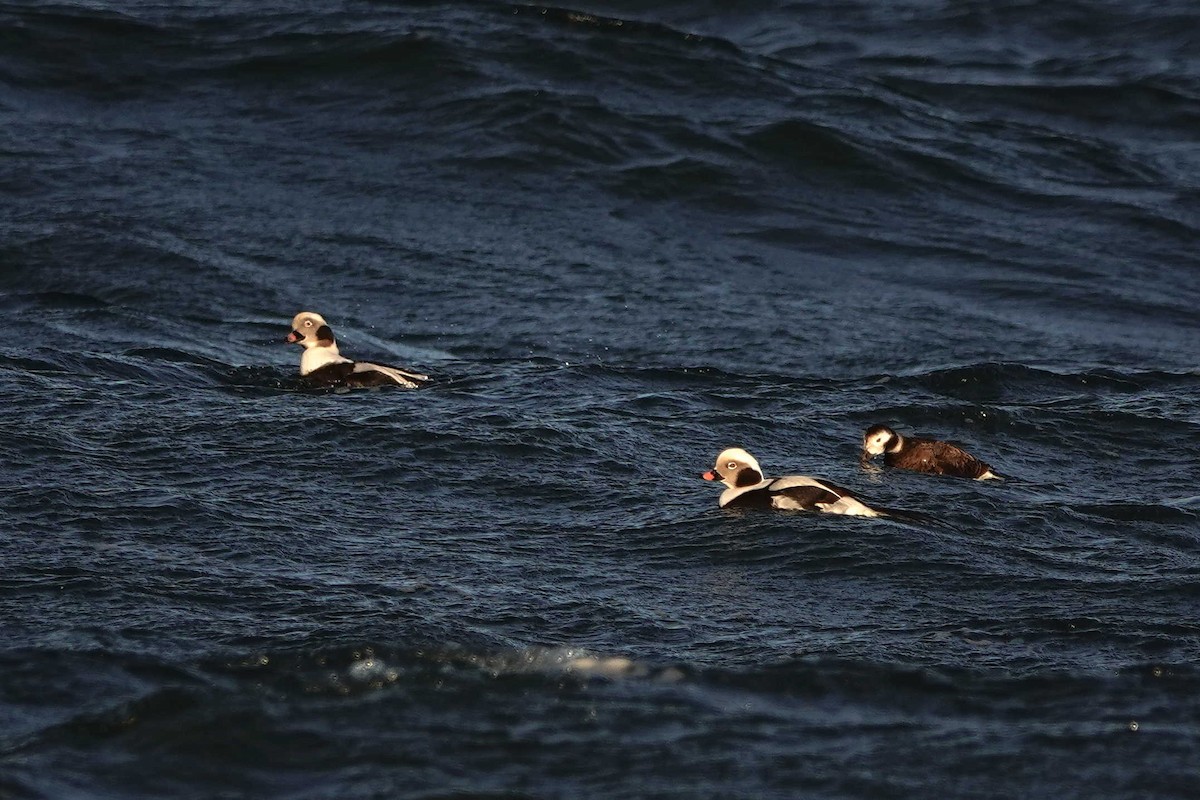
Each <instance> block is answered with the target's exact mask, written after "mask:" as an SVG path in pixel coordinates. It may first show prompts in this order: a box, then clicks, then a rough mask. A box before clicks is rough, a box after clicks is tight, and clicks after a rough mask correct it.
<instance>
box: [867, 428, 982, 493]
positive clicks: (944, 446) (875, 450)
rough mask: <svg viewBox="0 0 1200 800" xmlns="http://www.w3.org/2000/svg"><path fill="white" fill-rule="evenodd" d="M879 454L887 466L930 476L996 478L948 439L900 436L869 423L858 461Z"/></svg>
mask: <svg viewBox="0 0 1200 800" xmlns="http://www.w3.org/2000/svg"><path fill="white" fill-rule="evenodd" d="M877 455H883V463H884V464H887V465H888V466H889V467H897V468H899V469H910V470H913V471H914V472H925V473H928V474H930V475H953V476H955V477H958V478H974V479H975V480H979V481H983V480H988V479H998V478H999V477H1000V476H999V475H997V474H996V473H995V472H992V468H991V467H990V466H988V465H987V464H985V463H984V462H982V461H980V460H979V459H978V458H976V457H975V456H973V455H971V454H970V453H968V452H966V451H965V450H963V449H962V448H961V447H956V446H955V445H952V444H950V443H949V442H939V441H937V440H935V439H922V438H918V437H915V436H912V437H909V436H901V435H900V434H898V433H896V432H895V431H894V430H892V429H891V428H889V427H887V426H886V425H872V426H871V427H870V428H867V432H866V433H864V434H863V449H862V459H861V460H862V463H863V464H866V463H867V461H869V460H870V459H872V458H874V457H875V456H877Z"/></svg>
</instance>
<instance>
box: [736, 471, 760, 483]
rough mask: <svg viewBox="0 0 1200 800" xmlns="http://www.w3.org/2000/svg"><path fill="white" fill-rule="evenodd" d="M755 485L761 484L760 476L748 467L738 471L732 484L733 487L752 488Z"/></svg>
mask: <svg viewBox="0 0 1200 800" xmlns="http://www.w3.org/2000/svg"><path fill="white" fill-rule="evenodd" d="M756 483H762V474H761V473H759V472H758V471H757V470H753V469H750V468H749V467H742V468H741V469H739V470H738V474H737V480H735V481H734V482H733V485H734V486H753V485H754V484H756Z"/></svg>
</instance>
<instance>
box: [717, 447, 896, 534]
mask: <svg viewBox="0 0 1200 800" xmlns="http://www.w3.org/2000/svg"><path fill="white" fill-rule="evenodd" d="M700 477H701V478H704V480H706V481H720V482H721V483H723V484H725V485H726V486H728V487H729V488H728V489H726V490H725V491H723V492H721V501H720V503H721V508H780V509H788V510H794V511H822V512H825V513H827V514H851V515H854V516H860V517H887V516H892V512H891V511H890V510H883V509H878V508H871V507H870V506H867V505H864V504H863V503H862V502H861V501H859V500H858V498H856V497H854V495H852V494H850V492H848V491H847V490H845V489H843V488H842V487H840V486H835V485H834V484H832V483H829V482H828V481H823V480H820V479H818V478H810V477H808V476H806V475H789V476H787V477H784V478H767V477H764V476H763V471H762V468H761V467H759V466H758V462H757V461H756V460H755V459H754V456H752V455H750V454H749V453H747V452H746V451H745V450H743V449H742V448H740V447H731V448H729V449H728V450H725V451H723V452H722V453H721V455H719V456H717V461H716V463H715V464H714V465H713V468H712V469H710V470H709V471H708V472H704V473H701V475H700Z"/></svg>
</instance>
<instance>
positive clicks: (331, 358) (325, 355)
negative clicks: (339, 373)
mask: <svg viewBox="0 0 1200 800" xmlns="http://www.w3.org/2000/svg"><path fill="white" fill-rule="evenodd" d="M349 363H350V359H348V358H344V357H343V356H342V355H341V354H340V353H339V352H338V348H337V345H336V344H333V343H330V344H322V345H313V346H312V347H305V348H304V355H302V356H300V374H301V375H307V374H309V373H310V372H312V371H313V370H318V369H320V368H321V367H325V366H328V365H330V364H349Z"/></svg>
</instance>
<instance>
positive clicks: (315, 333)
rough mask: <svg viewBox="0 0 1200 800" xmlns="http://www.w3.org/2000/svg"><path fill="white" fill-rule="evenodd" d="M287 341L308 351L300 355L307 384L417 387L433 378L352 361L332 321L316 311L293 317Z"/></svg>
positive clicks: (301, 367)
mask: <svg viewBox="0 0 1200 800" xmlns="http://www.w3.org/2000/svg"><path fill="white" fill-rule="evenodd" d="M287 340H288V342H291V343H292V344H299V345H301V346H303V347H304V354H303V355H302V356H301V357H300V375H301V377H303V378H304V380H305V382H306V383H310V384H312V385H314V386H322V387H348V388H360V387H364V386H403V387H405V388H407V389H416V388H417V387H419V386H420V385H421V384H422V383H425V382H427V381H428V380H429V376H428V375H420V374H418V373H416V372H406V371H404V370H402V369H396V368H395V367H385V366H382V365H380V364H371V363H369V362H367V361H351V360H350V359H348V358H346V357H345V356H343V355H342V354H341V353H339V352H338V346H337V342H336V341H335V340H334V338H333V329H332V328H330V327H329V323H327V322H326V321H325V318H324V317H322V316H321V315H320V314H315V313H313V312H312V311H301V312H300V313H299V314H297V315H296V316H295V317H294V318H293V319H292V332H291V333H289V334H288V335H287Z"/></svg>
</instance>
